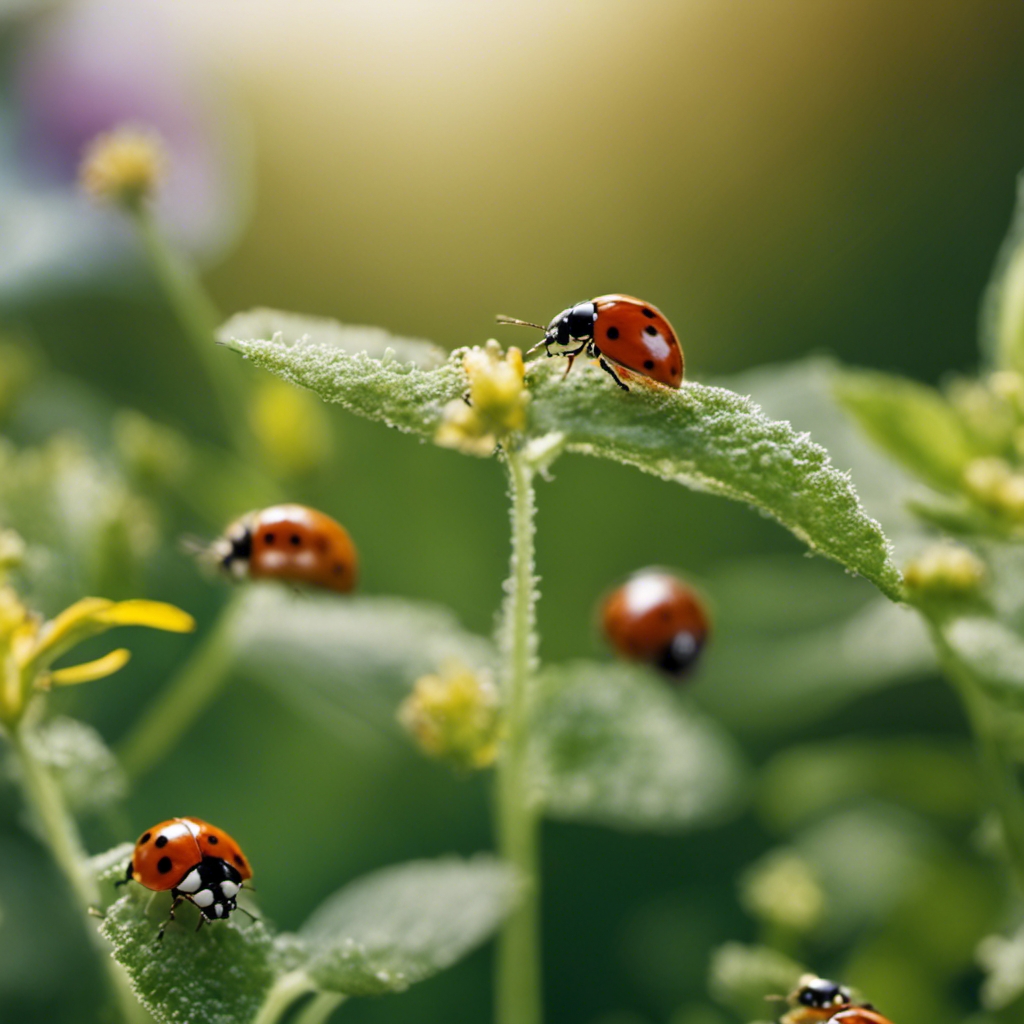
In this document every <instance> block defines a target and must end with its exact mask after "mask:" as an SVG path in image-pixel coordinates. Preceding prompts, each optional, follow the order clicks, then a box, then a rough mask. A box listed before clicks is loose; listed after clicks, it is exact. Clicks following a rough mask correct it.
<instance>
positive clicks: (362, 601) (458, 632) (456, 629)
mask: <svg viewBox="0 0 1024 1024" xmlns="http://www.w3.org/2000/svg"><path fill="white" fill-rule="evenodd" d="M231 628H232V645H233V647H234V650H235V652H236V665H237V667H238V671H239V672H241V673H242V674H244V675H245V676H246V677H247V678H249V679H253V680H255V681H257V682H259V683H260V684H261V685H264V686H266V687H268V688H270V689H273V690H274V691H275V692H278V693H279V694H281V696H283V697H285V698H286V699H288V700H291V701H293V702H296V703H297V704H298V705H299V706H300V709H302V708H304V707H305V708H310V709H312V710H314V711H315V712H316V713H317V714H319V713H320V711H322V710H324V709H325V708H333V709H335V710H337V709H342V710H345V711H351V710H358V711H359V712H361V713H362V714H364V715H365V716H367V717H370V718H375V719H378V720H380V721H382V722H383V721H386V722H387V723H388V724H390V723H391V721H392V719H393V715H394V706H395V704H396V703H397V702H398V700H400V699H401V698H402V697H404V696H405V695H406V694H407V693H408V690H409V687H410V686H411V685H412V683H413V682H414V681H415V680H416V679H417V678H419V677H420V676H422V675H425V674H427V673H429V672H435V671H437V669H438V668H440V667H441V666H442V665H444V664H445V662H447V661H459V662H462V663H464V664H466V665H468V666H469V667H470V668H477V667H481V666H484V665H489V664H491V663H492V662H493V660H494V651H493V648H492V647H491V645H490V643H489V642H488V641H486V640H484V639H483V638H481V637H478V636H476V635H475V634H473V633H470V632H468V631H467V630H465V629H463V628H462V627H461V626H460V625H459V623H458V622H457V620H456V619H455V616H454V615H453V614H452V613H451V612H449V611H448V610H447V609H444V608H441V607H439V606H437V605H431V604H427V603H420V602H414V601H406V600H401V599H398V598H380V597H338V596H335V595H327V594H325V595H319V594H295V593H293V592H291V591H290V590H286V589H284V588H283V587H279V586H275V585H270V584H268V585H263V586H252V587H250V588H249V590H248V592H247V593H246V594H244V595H242V596H241V597H240V603H239V606H238V609H237V614H235V615H234V616H233V618H232V623H231ZM304 702H305V703H304ZM317 709H319V710H317Z"/></svg>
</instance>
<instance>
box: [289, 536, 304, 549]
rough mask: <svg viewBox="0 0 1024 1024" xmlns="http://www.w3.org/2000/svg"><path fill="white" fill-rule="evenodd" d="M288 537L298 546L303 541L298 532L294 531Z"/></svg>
mask: <svg viewBox="0 0 1024 1024" xmlns="http://www.w3.org/2000/svg"><path fill="white" fill-rule="evenodd" d="M288 539H289V540H290V541H291V542H292V544H293V545H294V546H295V547H298V546H299V545H300V544H301V543H302V538H301V537H300V536H299V535H298V534H297V533H293V534H292V535H291V537H289V538H288Z"/></svg>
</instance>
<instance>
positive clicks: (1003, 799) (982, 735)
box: [928, 620, 1024, 894]
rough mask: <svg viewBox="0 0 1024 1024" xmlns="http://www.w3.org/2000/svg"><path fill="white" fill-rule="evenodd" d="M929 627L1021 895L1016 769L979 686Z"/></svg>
mask: <svg viewBox="0 0 1024 1024" xmlns="http://www.w3.org/2000/svg"><path fill="white" fill-rule="evenodd" d="M928 625H929V628H930V630H931V635H932V640H933V642H934V643H935V646H936V649H937V650H938V653H939V661H940V663H941V664H942V667H943V669H944V671H945V673H946V675H947V677H948V678H949V680H950V682H951V683H952V685H953V687H954V689H955V690H956V691H957V693H958V694H959V696H960V699H961V701H962V702H963V705H964V710H965V712H966V714H967V720H968V723H969V724H970V727H971V731H972V733H973V734H974V739H975V743H976V745H977V748H978V757H979V760H980V762H981V769H982V773H983V775H984V779H985V786H986V790H987V792H988V794H989V796H990V797H991V799H992V803H993V804H994V806H995V809H996V811H997V813H998V814H999V818H1000V822H1001V824H1002V831H1003V841H1004V843H1005V846H1006V853H1007V856H1008V858H1009V862H1010V864H1009V867H1010V873H1011V875H1012V876H1013V879H1014V881H1015V882H1016V884H1017V887H1018V891H1019V892H1021V893H1022V894H1024V793H1022V792H1021V787H1020V780H1019V778H1018V777H1017V770H1016V766H1015V765H1014V763H1013V761H1012V759H1011V758H1010V757H1008V756H1007V753H1006V751H1005V749H1004V747H1003V744H1002V742H1001V741H1000V738H999V736H998V731H997V730H998V726H997V723H996V721H995V719H994V718H993V715H992V708H991V706H990V704H989V701H988V698H987V696H986V695H985V692H984V689H983V688H982V685H981V683H980V682H979V680H978V679H977V678H976V677H975V675H974V673H973V672H972V671H971V668H970V667H969V666H968V665H966V664H964V662H962V661H961V660H960V659H959V658H958V657H957V655H956V652H955V651H954V650H953V648H952V647H950V646H949V644H947V643H946V640H945V637H944V636H943V635H942V630H941V628H940V626H939V625H938V624H937V623H936V622H934V621H932V620H929V621H928Z"/></svg>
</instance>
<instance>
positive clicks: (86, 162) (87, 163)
mask: <svg viewBox="0 0 1024 1024" xmlns="http://www.w3.org/2000/svg"><path fill="white" fill-rule="evenodd" d="M166 162H167V151H166V149H165V148H164V144H163V140H162V139H161V138H160V136H159V135H158V134H157V133H156V132H155V131H153V130H152V129H147V128H139V127H136V126H133V125H127V124H126V125H119V126H118V127H117V128H114V129H113V130H112V131H109V132H104V133H103V134H101V135H97V136H96V138H95V139H93V140H92V142H90V143H89V145H88V146H87V147H86V150H85V156H84V157H83V158H82V163H81V165H80V167H79V170H78V180H79V183H80V184H81V186H82V188H83V189H84V190H85V191H86V192H87V193H88V194H89V195H91V196H92V197H93V198H94V199H99V200H102V201H104V202H110V203H115V204H117V205H119V206H127V207H134V206H138V204H139V203H141V202H142V201H143V200H145V199H150V198H152V196H153V194H154V193H155V192H156V188H157V185H158V184H159V183H160V179H161V178H162V177H163V174H164V167H165V165H166Z"/></svg>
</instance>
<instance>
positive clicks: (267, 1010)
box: [252, 970, 317, 1024]
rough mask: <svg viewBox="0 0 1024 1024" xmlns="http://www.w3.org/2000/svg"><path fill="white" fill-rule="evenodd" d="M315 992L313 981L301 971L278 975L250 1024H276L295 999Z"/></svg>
mask: <svg viewBox="0 0 1024 1024" xmlns="http://www.w3.org/2000/svg"><path fill="white" fill-rule="evenodd" d="M316 990H317V988H316V985H315V984H314V982H313V979H312V978H310V976H309V975H308V974H306V972H305V971H303V970H297V971H289V972H288V973H287V974H282V975H280V976H279V977H278V979H277V980H276V981H275V982H274V984H273V985H271V986H270V990H269V991H268V992H267V997H266V999H264V1000H263V1005H262V1006H261V1007H260V1012H259V1013H257V1014H256V1016H255V1018H254V1019H253V1022H252V1024H277V1021H279V1020H280V1019H281V1018H282V1017H283V1016H284V1015H285V1013H286V1012H287V1011H288V1009H289V1007H290V1006H291V1005H292V1003H294V1002H295V1000H296V999H300V998H301V997H302V996H304V995H308V994H309V993H310V992H316Z"/></svg>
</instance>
